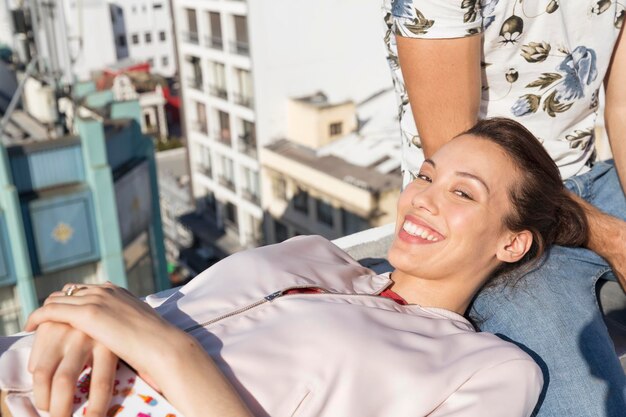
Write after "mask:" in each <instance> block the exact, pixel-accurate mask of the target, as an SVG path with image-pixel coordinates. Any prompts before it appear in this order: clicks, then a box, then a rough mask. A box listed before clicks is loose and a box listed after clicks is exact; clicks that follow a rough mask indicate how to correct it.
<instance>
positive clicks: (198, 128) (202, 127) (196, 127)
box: [191, 121, 209, 135]
mask: <svg viewBox="0 0 626 417" xmlns="http://www.w3.org/2000/svg"><path fill="white" fill-rule="evenodd" d="M191 129H192V130H193V131H194V132H200V133H204V134H205V135H207V134H208V133H209V128H208V127H207V123H206V122H199V121H194V122H191Z"/></svg>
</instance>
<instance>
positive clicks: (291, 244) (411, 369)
mask: <svg viewBox="0 0 626 417" xmlns="http://www.w3.org/2000/svg"><path fill="white" fill-rule="evenodd" d="M389 285H391V281H390V278H389V274H383V275H377V274H376V273H374V272H373V271H371V270H369V269H367V268H364V267H362V266H360V265H359V264H358V263H357V262H356V261H354V260H353V259H352V258H351V257H350V256H349V255H347V254H346V253H345V252H343V251H342V250H340V249H339V248H337V247H336V246H335V245H333V244H332V243H331V242H329V241H327V240H325V239H323V238H321V237H316V236H310V237H297V238H293V239H291V240H289V241H286V242H284V243H281V244H278V245H272V246H266V247H262V248H258V249H254V250H250V251H246V252H241V253H238V254H235V255H233V256H230V257H229V258H227V259H225V260H223V261H221V262H219V263H218V264H216V265H214V266H213V267H211V268H209V269H208V270H206V271H205V272H203V273H202V274H200V275H199V276H198V277H196V278H195V279H194V280H193V281H191V282H190V283H189V284H187V285H186V286H184V287H182V288H181V289H179V290H178V291H175V292H173V293H172V292H169V293H168V294H167V295H159V294H157V295H154V296H150V297H148V299H147V300H146V301H147V302H148V303H149V304H151V305H152V306H154V307H155V308H156V309H157V310H158V311H159V313H160V314H162V315H163V316H164V317H165V318H166V319H167V320H168V321H170V322H171V323H173V324H174V325H176V326H177V327H179V328H181V329H184V330H186V331H187V332H189V333H191V334H192V335H193V336H194V337H196V338H197V339H198V340H199V341H200V343H201V344H202V345H203V346H204V348H205V350H206V351H207V353H208V354H209V355H211V357H212V358H213V359H214V360H215V362H216V363H217V364H218V365H219V367H220V368H221V370H222V371H223V373H224V374H225V375H226V376H227V377H228V379H229V380H230V381H231V382H232V384H233V386H234V387H235V389H236V390H237V391H238V392H239V394H240V395H241V396H242V398H243V399H244V401H245V402H246V403H247V405H248V406H249V408H250V409H251V410H252V411H253V413H254V414H255V415H259V416H311V417H313V416H342V417H349V416H359V417H364V416H394V417H401V416H411V417H416V416H432V417H443V416H450V417H451V416H467V417H478V416H480V417H490V416H493V417H502V416H507V417H516V416H528V415H530V414H531V412H532V410H533V407H534V405H535V403H536V401H537V398H538V396H539V393H540V390H541V387H542V382H543V381H542V376H541V372H540V370H539V367H538V366H537V365H536V364H535V363H534V362H533V360H532V359H531V358H530V357H529V356H528V355H527V354H526V353H524V352H523V351H522V350H520V349H519V348H518V347H516V346H515V345H513V344H511V343H508V342H505V341H503V340H501V339H499V338H498V337H496V336H494V335H492V334H488V333H477V332H476V331H475V330H474V328H473V327H472V325H471V324H470V323H469V322H468V321H467V320H466V319H465V318H463V317H462V316H460V315H458V314H456V313H453V312H450V311H447V310H443V309H437V308H422V307H420V306H417V305H407V306H403V305H400V304H397V303H395V302H394V301H393V300H390V299H387V298H384V297H380V296H378V295H377V294H379V293H380V292H381V291H383V290H384V289H385V288H387V287H388V286H389ZM307 287H314V288H319V289H321V290H322V292H321V293H315V294H290V295H285V294H284V291H285V290H287V289H292V288H307ZM28 339H29V337H26V338H24V339H21V340H20V341H19V342H18V343H16V344H14V345H13V346H11V347H8V348H7V345H8V344H9V343H10V342H9V339H4V340H3V341H2V343H4V345H5V346H4V349H5V350H6V352H5V353H4V354H3V355H2V356H0V387H1V388H3V389H4V390H8V391H11V392H12V394H10V395H9V399H8V403H9V404H10V406H11V407H12V411H13V412H14V413H15V414H14V416H15V417H19V416H28V417H30V416H38V414H36V412H35V411H34V409H33V408H32V405H31V403H30V394H29V393H30V384H31V379H30V375H29V374H28V372H27V371H26V363H27V360H28V351H29V344H30V343H29V340H28ZM2 343H0V348H2V346H1V344H2ZM7 349H8V350H7Z"/></svg>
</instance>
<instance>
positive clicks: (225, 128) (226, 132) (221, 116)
mask: <svg viewBox="0 0 626 417" xmlns="http://www.w3.org/2000/svg"><path fill="white" fill-rule="evenodd" d="M217 118H218V120H219V124H220V131H219V134H218V140H219V141H220V142H223V143H226V144H228V145H230V140H231V137H230V116H229V115H228V113H225V112H223V111H221V110H218V111H217Z"/></svg>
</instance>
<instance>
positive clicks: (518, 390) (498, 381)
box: [428, 359, 543, 417]
mask: <svg viewBox="0 0 626 417" xmlns="http://www.w3.org/2000/svg"><path fill="white" fill-rule="evenodd" d="M542 386H543V377H542V375H541V370H540V369H539V367H538V366H537V365H536V364H535V362H533V361H532V360H530V359H513V360H509V361H506V362H503V363H501V364H499V365H496V366H493V367H490V368H485V369H482V370H480V371H478V372H476V373H475V374H474V375H472V377H471V378H470V379H468V380H467V381H466V382H465V383H464V384H463V385H462V386H461V387H459V389H458V390H457V391H455V392H454V394H452V395H451V396H450V397H448V398H447V399H446V400H445V401H444V402H443V403H442V404H441V405H440V406H439V407H437V408H436V409H435V410H434V411H433V412H432V413H430V414H429V415H428V417H475V416H481V417H501V416H509V417H527V416H530V415H531V413H532V411H533V409H534V408H535V405H536V404H537V400H538V399H539V394H540V392H541V388H542Z"/></svg>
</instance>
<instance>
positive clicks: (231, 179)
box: [219, 155, 235, 190]
mask: <svg viewBox="0 0 626 417" xmlns="http://www.w3.org/2000/svg"><path fill="white" fill-rule="evenodd" d="M220 165H221V168H222V172H221V174H220V178H219V182H220V184H221V185H222V186H224V187H226V188H229V189H231V190H234V189H235V169H234V166H233V160H232V159H230V158H228V157H226V156H224V155H221V156H220Z"/></svg>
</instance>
